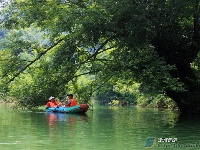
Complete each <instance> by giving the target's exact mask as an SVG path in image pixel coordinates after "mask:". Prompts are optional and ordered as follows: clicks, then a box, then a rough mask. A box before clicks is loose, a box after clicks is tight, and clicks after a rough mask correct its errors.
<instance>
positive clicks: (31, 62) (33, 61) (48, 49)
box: [7, 39, 63, 84]
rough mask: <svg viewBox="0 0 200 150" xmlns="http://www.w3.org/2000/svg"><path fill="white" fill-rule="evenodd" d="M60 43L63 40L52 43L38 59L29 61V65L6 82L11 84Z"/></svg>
mask: <svg viewBox="0 0 200 150" xmlns="http://www.w3.org/2000/svg"><path fill="white" fill-rule="evenodd" d="M61 41H63V39H60V40H59V41H57V42H56V43H54V45H52V46H50V47H49V48H47V49H46V50H45V51H43V52H41V53H40V54H39V55H38V57H36V58H35V59H34V60H32V61H30V63H29V64H27V65H26V66H25V67H24V68H23V69H21V70H20V71H18V72H17V73H16V74H15V75H14V76H13V77H12V78H11V79H10V80H9V81H8V82H7V84H8V83H10V82H12V81H13V80H14V79H15V78H16V77H18V76H19V75H20V74H21V73H23V72H24V71H25V70H26V69H27V68H28V67H30V66H31V65H32V64H34V63H35V62H36V61H37V60H39V59H40V58H41V57H42V56H43V55H45V54H46V53H47V52H48V51H50V50H51V49H52V48H54V47H55V46H56V45H58V44H59V43H60V42H61Z"/></svg>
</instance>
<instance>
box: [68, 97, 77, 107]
mask: <svg viewBox="0 0 200 150" xmlns="http://www.w3.org/2000/svg"><path fill="white" fill-rule="evenodd" d="M72 106H76V100H75V99H70V104H69V107H72Z"/></svg>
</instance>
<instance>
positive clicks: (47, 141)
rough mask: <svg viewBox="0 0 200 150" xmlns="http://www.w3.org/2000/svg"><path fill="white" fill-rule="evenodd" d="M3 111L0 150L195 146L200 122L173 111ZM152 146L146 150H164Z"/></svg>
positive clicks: (1, 107)
mask: <svg viewBox="0 0 200 150" xmlns="http://www.w3.org/2000/svg"><path fill="white" fill-rule="evenodd" d="M9 108H10V106H9V105H8V104H0V115H1V120H0V150H40V149H41V150H63V149H65V150H68V149H72V150H114V149H115V150H123V149H125V150H143V149H146V148H144V145H145V142H146V140H147V138H148V137H154V138H156V140H157V138H177V140H178V142H177V143H181V144H194V143H195V144H196V143H200V127H199V126H200V117H199V116H180V115H179V113H178V112H171V111H167V110H157V109H141V108H135V107H128V108H127V107H119V108H117V107H95V108H94V111H88V112H87V113H86V114H85V115H76V114H71V115H70V114H54V113H46V112H32V111H15V110H10V109H9ZM158 144H159V143H158V142H157V141H156V144H155V145H154V147H153V148H150V149H164V148H161V147H158ZM170 149H185V148H170ZM189 149H200V146H199V147H198V148H189Z"/></svg>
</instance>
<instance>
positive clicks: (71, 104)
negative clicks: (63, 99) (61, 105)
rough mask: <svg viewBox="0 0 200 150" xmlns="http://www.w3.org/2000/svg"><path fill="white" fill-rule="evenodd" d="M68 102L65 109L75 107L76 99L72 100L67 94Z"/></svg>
mask: <svg viewBox="0 0 200 150" xmlns="http://www.w3.org/2000/svg"><path fill="white" fill-rule="evenodd" d="M67 96H68V101H67V104H66V106H67V107H72V106H76V99H74V98H73V94H68V95H67Z"/></svg>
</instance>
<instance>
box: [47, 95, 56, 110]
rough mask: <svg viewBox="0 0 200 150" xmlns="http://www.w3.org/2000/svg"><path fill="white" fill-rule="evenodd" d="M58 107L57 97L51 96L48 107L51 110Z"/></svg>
mask: <svg viewBox="0 0 200 150" xmlns="http://www.w3.org/2000/svg"><path fill="white" fill-rule="evenodd" d="M57 106H58V102H57V101H56V99H55V97H53V96H51V97H50V98H49V101H48V103H47V104H46V107H47V108H48V107H50V108H55V107H57Z"/></svg>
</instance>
